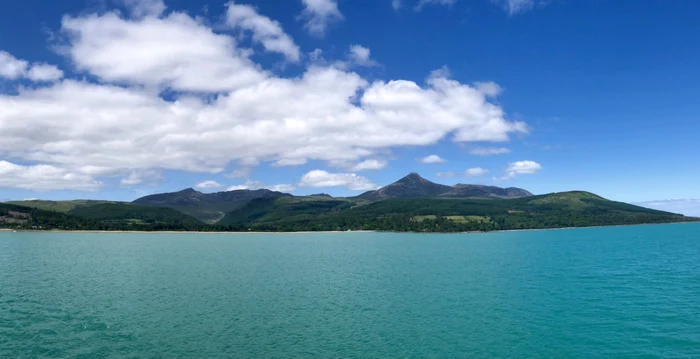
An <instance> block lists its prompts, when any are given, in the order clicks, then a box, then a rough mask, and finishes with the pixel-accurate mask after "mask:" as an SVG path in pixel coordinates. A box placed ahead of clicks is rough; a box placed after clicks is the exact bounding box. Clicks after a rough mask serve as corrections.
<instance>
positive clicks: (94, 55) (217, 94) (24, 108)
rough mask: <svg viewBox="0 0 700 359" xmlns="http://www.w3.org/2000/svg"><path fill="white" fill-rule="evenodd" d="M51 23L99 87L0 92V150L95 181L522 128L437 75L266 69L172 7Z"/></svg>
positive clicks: (466, 88) (312, 157) (76, 84)
mask: <svg viewBox="0 0 700 359" xmlns="http://www.w3.org/2000/svg"><path fill="white" fill-rule="evenodd" d="M62 23H63V26H64V27H63V31H64V32H66V33H68V34H70V36H69V37H68V39H67V41H66V44H65V47H64V49H63V50H64V52H63V53H64V54H65V55H66V56H68V57H69V58H70V59H72V60H73V63H74V65H75V66H76V67H77V68H78V69H81V70H83V71H85V72H86V73H88V74H90V75H92V76H94V77H95V78H96V79H97V80H98V81H99V82H97V83H95V82H88V81H80V80H75V79H70V78H69V79H64V80H62V81H58V82H55V83H52V84H49V85H47V86H44V87H40V88H23V89H20V91H19V92H18V93H17V94H0V108H2V111H0V158H13V159H16V160H18V161H22V163H26V164H30V165H34V164H46V165H50V166H54V167H56V168H59V169H61V170H63V171H66V172H68V173H77V174H81V175H86V176H90V177H94V178H98V179H99V178H100V177H103V176H114V175H119V174H128V173H131V172H134V171H136V172H139V173H143V172H144V171H161V170H174V171H187V172H199V173H218V172H223V171H231V170H230V168H231V166H238V169H237V170H236V171H234V172H236V173H231V174H230V175H229V176H237V177H247V176H248V172H249V170H250V169H252V168H253V167H255V166H257V165H258V164H259V163H261V162H267V163H277V164H278V165H283V164H286V165H294V164H297V165H298V164H301V163H304V162H305V161H324V162H327V163H331V162H333V161H337V162H338V163H341V162H342V163H348V164H349V165H348V166H347V167H346V169H347V171H351V170H352V164H357V163H362V162H364V161H367V160H369V159H371V158H375V157H376V156H378V155H380V154H386V153H387V152H388V151H390V150H391V148H393V147H401V146H430V145H434V144H435V143H437V142H438V141H440V140H443V139H445V138H450V139H451V140H453V141H456V142H475V141H488V142H501V141H508V139H509V137H510V135H511V134H512V133H517V132H526V130H527V129H526V126H525V125H524V123H522V122H516V121H510V120H508V119H506V117H505V115H504V112H503V110H502V109H501V107H500V106H498V105H497V104H495V103H492V102H490V100H489V99H488V98H487V97H486V96H485V95H484V93H482V92H481V91H479V90H478V89H477V88H475V87H474V86H470V85H467V84H462V83H459V82H457V81H455V80H451V79H449V78H448V77H447V74H448V72H447V71H444V70H440V71H438V72H434V73H433V74H431V76H430V77H429V78H428V80H427V81H426V85H425V86H420V85H419V84H417V83H415V82H412V81H407V80H392V81H375V82H372V83H370V82H369V81H367V80H366V79H364V78H363V77H361V76H360V75H358V74H357V73H354V72H350V71H344V70H342V69H339V68H336V67H334V66H319V65H311V66H309V67H308V68H307V69H306V70H305V71H304V72H303V73H302V74H300V75H299V76H297V77H279V76H275V75H273V74H271V73H269V72H267V71H265V69H264V68H263V67H262V65H260V64H256V63H254V62H253V61H252V60H251V59H250V58H249V56H250V50H248V49H241V48H239V47H238V44H237V42H236V41H235V39H234V38H233V37H231V36H228V35H224V34H219V33H216V32H214V30H213V29H212V28H210V27H208V26H207V25H205V24H203V23H200V22H198V21H197V20H195V19H193V18H191V17H189V16H188V15H186V14H185V13H179V12H171V13H170V14H169V15H168V16H167V17H164V18H155V17H143V18H140V19H123V18H121V17H120V16H119V15H118V14H116V13H113V12H107V13H103V14H101V15H99V14H85V15H82V16H80V17H65V18H64V19H63V22H62ZM130 85H131V86H130ZM161 91H167V92H168V96H167V98H164V97H162V96H161V95H160V92H161ZM193 92H194V94H193ZM272 104H274V105H272ZM426 118H430V121H425V119H426ZM125 181H126V182H127V183H132V185H133V184H135V182H137V181H136V178H126V179H125ZM64 185H66V187H67V188H68V187H70V185H67V184H64Z"/></svg>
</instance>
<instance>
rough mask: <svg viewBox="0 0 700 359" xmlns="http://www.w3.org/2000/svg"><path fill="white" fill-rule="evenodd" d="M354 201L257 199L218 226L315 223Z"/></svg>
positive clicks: (293, 198) (225, 218) (327, 198)
mask: <svg viewBox="0 0 700 359" xmlns="http://www.w3.org/2000/svg"><path fill="white" fill-rule="evenodd" d="M353 205H354V202H351V201H348V200H344V199H333V198H331V197H323V196H314V197H311V196H310V197H282V198H258V199H254V200H251V201H250V202H248V203H246V204H245V205H243V206H242V207H240V208H238V209H236V210H234V211H232V212H230V213H228V214H226V216H225V217H224V218H223V219H222V220H221V221H219V222H218V223H217V225H247V224H250V223H253V222H255V223H270V222H280V221H283V222H300V223H306V222H311V221H314V220H315V219H316V218H317V216H318V215H322V214H328V213H338V212H341V211H344V210H348V209H350V208H351V207H352V206H353Z"/></svg>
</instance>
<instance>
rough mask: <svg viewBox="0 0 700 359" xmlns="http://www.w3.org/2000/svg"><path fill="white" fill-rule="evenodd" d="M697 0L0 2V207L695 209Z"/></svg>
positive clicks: (698, 201) (699, 76)
mask: <svg viewBox="0 0 700 359" xmlns="http://www.w3.org/2000/svg"><path fill="white" fill-rule="evenodd" d="M699 11H700V2H697V1H693V0H679V1H673V2H669V1H666V0H649V1H634V2H633V1H606V0H400V1H399V0H288V1H278V0H258V1H255V0H235V1H228V2H225V1H213V0H212V1H209V0H205V1H198V2H191V1H185V0H165V1H163V0H140V1H139V0H64V1H55V2H47V1H43V0H24V1H21V2H20V1H14V2H10V1H4V2H2V4H0V200H20V199H27V198H42V199H52V200H61V199H74V198H101V199H112V200H133V199H136V198H138V197H141V196H143V195H147V194H152V193H159V192H169V191H177V190H181V189H184V188H188V187H192V188H195V189H198V190H200V191H203V192H215V191H224V190H232V189H242V188H249V189H255V188H269V189H273V190H281V191H284V192H291V193H294V194H297V195H305V194H312V193H319V192H323V193H329V194H332V195H335V196H349V195H356V194H359V193H362V192H363V191H366V190H370V189H375V188H377V187H379V186H382V185H386V184H388V183H391V182H393V181H395V180H397V179H399V178H401V177H403V176H405V175H406V174H408V173H409V172H417V173H419V174H421V175H422V176H423V177H425V178H427V179H430V180H433V181H435V182H439V183H445V184H456V183H477V184H487V185H497V186H502V187H511V186H513V187H521V188H525V189H527V190H529V191H531V192H533V193H536V194H544V193H551V192H559V191H567V190H587V191H591V192H594V193H597V194H599V195H602V196H604V197H606V198H609V199H613V200H618V201H625V202H632V203H638V204H643V205H646V206H649V207H653V208H659V209H664V210H670V211H674V212H681V213H685V214H690V215H700V180H699V179H700V161H699V160H698V159H697V156H698V153H699V152H700V151H699V150H700V121H698V114H699V113H700V102H699V101H696V96H697V93H698V92H699V90H700V69H699V68H698V66H697V64H698V63H700V42H698V41H695V35H696V34H698V33H700V22H698V21H696V14H697V13H698V12H699Z"/></svg>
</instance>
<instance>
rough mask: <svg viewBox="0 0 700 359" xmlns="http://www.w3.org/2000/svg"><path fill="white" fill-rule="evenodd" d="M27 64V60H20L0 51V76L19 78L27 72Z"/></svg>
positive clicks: (12, 78) (11, 78)
mask: <svg viewBox="0 0 700 359" xmlns="http://www.w3.org/2000/svg"><path fill="white" fill-rule="evenodd" d="M27 66H29V63H28V62H27V61H24V60H20V59H18V58H16V57H14V56H12V54H10V53H9V52H6V51H0V77H4V78H6V79H10V80H15V79H17V78H20V77H22V76H24V74H25V73H26V72H27Z"/></svg>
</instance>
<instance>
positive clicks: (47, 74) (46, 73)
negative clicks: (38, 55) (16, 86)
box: [27, 64, 63, 82]
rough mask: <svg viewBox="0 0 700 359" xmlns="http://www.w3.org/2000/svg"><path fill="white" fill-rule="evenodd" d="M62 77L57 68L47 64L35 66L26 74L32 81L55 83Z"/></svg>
mask: <svg viewBox="0 0 700 359" xmlns="http://www.w3.org/2000/svg"><path fill="white" fill-rule="evenodd" d="M62 77H63V71H61V70H59V69H58V67H56V66H54V65H48V64H35V65H32V68H31V69H30V70H29V72H27V78H29V79H30V80H32V81H46V82H48V81H57V80H60V79H61V78H62Z"/></svg>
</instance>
